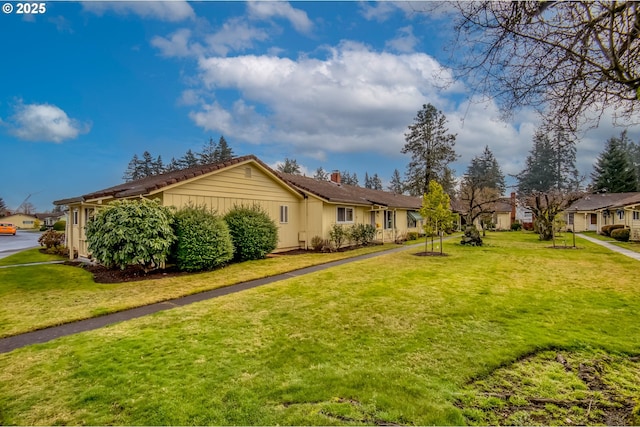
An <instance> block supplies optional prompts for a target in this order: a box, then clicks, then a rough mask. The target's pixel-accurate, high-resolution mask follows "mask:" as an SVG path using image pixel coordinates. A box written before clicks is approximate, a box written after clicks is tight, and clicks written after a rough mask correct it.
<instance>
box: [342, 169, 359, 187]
mask: <svg viewBox="0 0 640 427" xmlns="http://www.w3.org/2000/svg"><path fill="white" fill-rule="evenodd" d="M340 182H341V183H342V184H345V185H356V186H357V185H358V175H356V173H355V172H354V173H353V174H351V173H350V172H349V171H348V170H343V171H342V172H340Z"/></svg>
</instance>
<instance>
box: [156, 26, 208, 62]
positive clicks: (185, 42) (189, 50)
mask: <svg viewBox="0 0 640 427" xmlns="http://www.w3.org/2000/svg"><path fill="white" fill-rule="evenodd" d="M190 38H191V30H189V29H186V28H182V29H179V30H177V31H175V32H174V33H172V34H171V35H170V36H169V38H164V37H160V36H155V37H154V38H153V39H151V45H152V46H154V47H156V48H158V49H159V50H160V52H161V55H162V56H166V57H178V58H181V57H188V56H198V55H200V54H202V53H203V52H204V48H203V47H202V45H200V44H199V43H190V42H189V39H190Z"/></svg>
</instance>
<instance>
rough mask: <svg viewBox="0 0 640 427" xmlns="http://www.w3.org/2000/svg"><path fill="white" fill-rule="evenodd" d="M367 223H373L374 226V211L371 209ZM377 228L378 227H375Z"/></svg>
mask: <svg viewBox="0 0 640 427" xmlns="http://www.w3.org/2000/svg"><path fill="white" fill-rule="evenodd" d="M369 215H370V216H369V224H371V225H373V226H374V227H376V213H375V211H372V212H371V213H369ZM376 228H378V227H376Z"/></svg>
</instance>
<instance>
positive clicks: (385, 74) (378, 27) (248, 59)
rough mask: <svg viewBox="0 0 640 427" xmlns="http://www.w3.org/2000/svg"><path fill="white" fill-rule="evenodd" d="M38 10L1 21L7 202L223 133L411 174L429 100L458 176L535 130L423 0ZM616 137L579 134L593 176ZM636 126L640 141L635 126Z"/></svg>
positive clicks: (116, 178)
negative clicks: (471, 64) (461, 74)
mask: <svg viewBox="0 0 640 427" xmlns="http://www.w3.org/2000/svg"><path fill="white" fill-rule="evenodd" d="M7 4H9V5H11V8H10V9H12V10H10V11H9V10H8V6H7ZM38 4H41V5H42V6H38V8H37V9H38V12H39V13H38V14H34V13H29V14H27V13H22V14H20V13H18V8H19V7H21V6H19V5H18V3H17V2H12V1H9V2H5V3H4V6H3V12H4V13H2V14H0V36H1V37H2V40H3V47H2V60H1V62H2V64H3V65H2V68H1V70H2V71H1V73H0V147H1V149H2V161H1V163H0V182H1V183H2V185H3V186H2V189H0V197H1V198H2V199H3V200H4V201H5V204H6V205H7V207H8V208H9V209H16V208H17V207H18V206H19V205H20V204H21V203H23V202H24V201H25V200H28V201H29V202H30V203H32V204H33V205H34V206H35V207H36V209H37V211H39V212H41V211H47V210H50V209H52V208H53V205H52V202H53V201H54V200H59V199H65V198H70V197H75V196H79V195H82V194H86V193H90V192H93V191H97V190H99V189H102V188H106V187H110V186H113V185H118V184H120V183H122V182H123V181H122V176H123V173H124V171H125V169H126V167H127V164H128V163H129V161H130V160H131V158H132V157H133V155H134V154H137V155H138V156H141V155H142V153H143V152H144V151H149V152H150V153H151V154H152V155H153V156H154V157H156V156H158V155H160V156H161V157H162V159H163V160H164V161H165V163H168V162H169V161H170V160H171V158H172V157H176V158H179V157H181V156H182V155H184V153H185V152H186V151H187V150H189V149H191V150H193V151H194V152H198V151H201V150H202V148H203V146H204V145H205V144H206V143H207V142H208V141H209V139H210V138H213V139H214V140H215V141H217V140H218V139H219V138H220V136H224V138H225V139H226V141H227V142H228V143H229V145H230V147H231V148H232V149H233V152H234V154H236V155H247V154H254V155H256V156H257V157H258V158H260V159H261V160H263V161H264V162H265V163H267V164H269V165H271V166H272V167H276V166H277V165H278V164H279V162H282V161H283V160H284V159H285V158H290V159H296V161H297V162H298V164H300V165H301V166H302V171H303V172H304V173H306V174H307V175H313V173H314V172H315V170H316V169H317V168H318V167H322V168H323V169H325V170H326V171H331V170H336V169H337V170H348V171H349V172H351V173H356V174H357V176H358V178H359V180H360V183H361V184H363V182H364V175H365V172H368V173H369V175H373V174H374V173H377V174H378V175H379V176H380V177H381V178H382V180H383V183H384V184H385V185H386V184H388V182H389V180H390V178H391V176H392V173H393V171H394V169H398V170H399V171H400V173H401V174H404V171H405V170H406V165H407V163H408V162H409V156H408V155H406V154H402V153H401V149H402V147H403V145H404V144H405V139H404V134H405V133H406V132H407V128H408V126H409V125H410V124H411V123H412V122H413V119H414V118H415V117H416V114H417V112H418V111H419V110H420V109H422V106H423V105H424V104H428V103H430V104H433V105H434V106H435V107H436V108H438V109H439V110H441V111H442V112H443V113H444V115H445V116H446V117H447V120H448V127H449V132H450V133H454V134H456V135H457V138H456V145H455V150H456V152H457V154H458V155H459V156H460V157H459V159H458V160H457V161H456V162H455V163H454V164H452V165H451V166H452V167H453V169H454V170H455V171H456V173H457V175H458V176H460V175H462V174H463V173H464V171H465V169H466V167H467V165H468V164H469V162H470V161H471V159H472V158H473V157H474V156H477V155H480V154H481V153H482V151H483V149H484V147H485V146H489V148H490V149H491V151H493V153H494V155H495V156H496V158H497V160H498V163H499V164H500V167H501V168H502V170H503V172H504V173H505V175H510V174H516V173H518V172H519V171H520V170H522V168H523V164H524V161H525V158H526V155H527V153H528V151H529V150H530V148H531V144H532V136H533V133H534V132H535V129H536V128H537V127H538V126H539V124H540V119H539V117H538V116H537V115H536V114H535V113H534V112H533V111H530V110H527V109H523V110H520V111H517V112H515V113H514V114H513V116H512V117H511V118H510V119H509V121H506V122H505V121H502V120H501V119H500V117H501V115H500V113H499V112H498V109H497V108H496V106H495V104H494V103H493V102H492V101H485V102H481V101H479V100H478V99H477V98H476V97H475V96H474V91H473V88H470V87H468V85H467V84H466V83H465V82H464V81H459V80H455V79H454V78H453V77H452V74H451V72H450V71H449V70H448V69H447V64H448V63H449V62H450V61H449V60H450V58H451V55H454V54H456V52H451V51H448V50H447V49H446V48H447V47H448V46H450V45H451V40H452V37H453V33H452V31H453V29H452V23H451V19H450V17H447V16H446V15H443V12H434V11H428V9H432V8H428V7H427V4H425V3H421V2H398V3H394V2H377V3H374V2H356V1H337V2H324V1H320V2H289V3H288V2H280V1H278V2H275V1H258V2H248V3H246V2H240V1H229V2H207V1H201V2H185V1H137V2H124V1H112V2H94V1H90V2H71V1H69V2H67V1H65V2H58V1H48V2H45V3H38ZM432 4H433V3H430V5H432ZM445 6H446V4H445ZM444 10H446V7H445V8H444ZM25 11H26V10H25V9H24V8H23V9H22V12H25ZM7 12H9V13H7ZM621 130H622V129H621V128H618V127H614V126H613V123H612V121H611V120H610V119H609V118H607V117H604V118H603V119H602V120H601V122H600V125H599V126H598V127H597V128H596V129H592V130H589V131H585V132H582V134H581V135H580V137H579V143H578V145H577V148H578V168H579V169H580V172H581V173H582V174H584V175H586V176H588V175H589V174H590V173H591V171H592V165H593V162H594V160H595V158H596V157H597V156H598V154H599V153H600V152H601V151H602V149H603V147H604V143H605V141H606V140H607V139H609V138H610V137H612V136H618V135H619V134H620V132H621ZM628 133H629V136H630V137H631V139H632V140H633V141H635V142H638V141H640V127H639V126H632V127H630V128H629V129H628Z"/></svg>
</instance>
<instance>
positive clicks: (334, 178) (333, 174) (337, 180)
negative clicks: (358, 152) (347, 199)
mask: <svg viewBox="0 0 640 427" xmlns="http://www.w3.org/2000/svg"><path fill="white" fill-rule="evenodd" d="M331 182H335V183H336V184H340V172H339V171H333V172H331Z"/></svg>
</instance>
